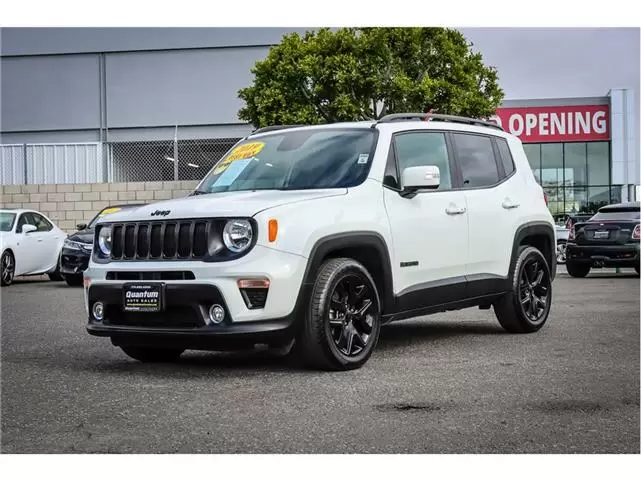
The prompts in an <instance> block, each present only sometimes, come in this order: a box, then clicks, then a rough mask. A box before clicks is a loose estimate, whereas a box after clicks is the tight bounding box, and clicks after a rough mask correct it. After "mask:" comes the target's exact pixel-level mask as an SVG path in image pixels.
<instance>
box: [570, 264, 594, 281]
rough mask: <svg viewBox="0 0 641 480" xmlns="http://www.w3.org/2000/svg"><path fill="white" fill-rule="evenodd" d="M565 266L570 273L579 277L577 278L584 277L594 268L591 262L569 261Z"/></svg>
mask: <svg viewBox="0 0 641 480" xmlns="http://www.w3.org/2000/svg"><path fill="white" fill-rule="evenodd" d="M565 268H566V269H567V271H568V274H569V275H570V276H571V277H577V278H583V277H586V276H587V275H588V273H590V269H591V268H592V267H591V266H590V265H589V264H585V263H572V262H568V263H566V264H565Z"/></svg>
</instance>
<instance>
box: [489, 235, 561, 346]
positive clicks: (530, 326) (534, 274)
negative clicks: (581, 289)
mask: <svg viewBox="0 0 641 480" xmlns="http://www.w3.org/2000/svg"><path fill="white" fill-rule="evenodd" d="M510 271H511V274H510V278H511V288H510V291H509V292H508V293H506V294H505V295H502V296H501V298H499V299H498V300H497V301H496V302H494V313H495V314H496V318H497V319H498V321H499V323H500V324H501V326H502V327H503V328H504V329H505V330H507V331H508V332H511V333H533V332H536V331H538V330H540V329H541V327H543V325H544V324H545V323H546V321H547V319H548V317H549V315H550V307H551V305H552V276H551V274H550V267H549V266H548V263H547V260H546V259H545V257H544V256H543V254H542V253H541V252H540V251H539V250H538V249H537V248H536V247H533V246H531V245H522V246H520V247H519V251H518V253H517V256H516V259H515V261H514V263H513V264H512V267H511V269H510Z"/></svg>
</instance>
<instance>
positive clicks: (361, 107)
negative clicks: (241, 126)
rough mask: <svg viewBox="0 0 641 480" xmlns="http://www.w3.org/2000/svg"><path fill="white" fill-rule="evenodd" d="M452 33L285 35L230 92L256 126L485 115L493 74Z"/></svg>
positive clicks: (494, 86)
mask: <svg viewBox="0 0 641 480" xmlns="http://www.w3.org/2000/svg"><path fill="white" fill-rule="evenodd" d="M471 47H472V44H470V43H468V42H467V40H466V39H465V37H464V36H463V35H462V34H461V33H460V32H458V31H457V30H453V29H447V28H342V29H339V30H335V31H332V30H330V29H327V28H324V29H320V30H317V31H311V32H306V33H305V35H304V36H301V35H299V34H298V33H292V34H290V35H286V36H284V37H283V39H282V41H281V43H280V44H279V45H277V46H275V47H272V48H271V49H270V51H269V54H268V56H267V58H266V59H265V60H262V61H258V62H257V63H256V64H255V66H254V67H253V68H252V73H253V75H254V83H253V85H251V86H249V87H247V88H243V89H241V90H240V91H239V92H238V95H239V97H240V98H241V99H242V100H244V102H245V106H244V107H243V108H242V109H241V110H240V111H239V113H238V116H239V118H240V119H241V120H245V121H249V122H251V123H252V124H253V125H254V126H256V127H262V126H266V125H275V124H323V123H330V122H338V121H355V120H365V119H376V118H380V117H381V116H383V115H385V114H388V113H398V112H427V111H429V110H430V109H435V110H436V111H438V113H446V114H451V115H464V116H469V117H489V116H491V115H493V114H494V112H495V110H496V108H497V107H498V106H499V105H500V104H501V101H502V100H503V91H502V90H501V88H500V87H499V85H498V76H497V72H496V70H495V69H494V68H493V67H488V66H485V65H484V64H483V59H482V56H481V54H480V53H478V52H474V51H472V49H471Z"/></svg>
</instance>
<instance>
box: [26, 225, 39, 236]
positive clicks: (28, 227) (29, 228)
mask: <svg viewBox="0 0 641 480" xmlns="http://www.w3.org/2000/svg"><path fill="white" fill-rule="evenodd" d="M36 230H38V227H36V226H35V225H31V224H29V223H25V224H24V225H23V226H22V233H24V234H25V235H26V234H27V233H29V232H35V231H36Z"/></svg>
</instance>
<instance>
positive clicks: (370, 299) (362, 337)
mask: <svg viewBox="0 0 641 480" xmlns="http://www.w3.org/2000/svg"><path fill="white" fill-rule="evenodd" d="M380 331H381V303H380V300H379V296H378V291H377V289H376V283H375V282H374V279H373V278H372V276H371V275H370V273H369V272H368V271H367V269H366V268H365V267H364V266H363V265H362V264H361V263H359V262H357V261H356V260H354V259H352V258H330V259H328V260H326V261H325V262H323V264H322V265H321V266H320V268H319V269H318V273H317V274H316V278H315V280H314V286H313V288H312V292H311V297H310V299H309V308H308V309H307V312H306V315H305V318H304V319H302V321H301V325H300V327H299V328H298V331H297V333H296V342H295V344H294V350H293V353H294V355H295V356H297V357H299V359H300V360H301V361H302V362H303V363H304V364H305V365H307V366H308V367H311V368H318V369H321V370H352V369H356V368H360V367H362V366H363V365H364V364H365V363H366V362H367V360H368V359H369V358H370V356H371V355H372V352H373V351H374V349H375V348H376V343H377V342H378V337H379V334H380Z"/></svg>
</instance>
